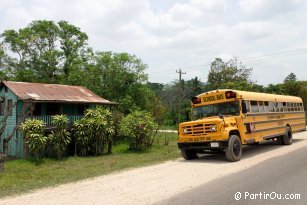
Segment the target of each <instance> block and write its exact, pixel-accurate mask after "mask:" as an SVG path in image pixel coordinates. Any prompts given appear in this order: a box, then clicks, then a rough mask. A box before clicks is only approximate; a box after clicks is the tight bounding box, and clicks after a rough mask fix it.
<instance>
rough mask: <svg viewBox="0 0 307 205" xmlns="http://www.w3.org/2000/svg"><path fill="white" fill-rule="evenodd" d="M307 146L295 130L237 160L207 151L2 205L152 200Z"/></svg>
mask: <svg viewBox="0 0 307 205" xmlns="http://www.w3.org/2000/svg"><path fill="white" fill-rule="evenodd" d="M306 146H307V132H300V133H297V134H294V141H293V144H292V145H291V146H281V145H277V144H275V143H274V142H272V141H268V142H267V143H263V144H260V145H255V146H246V147H244V149H243V159H242V160H241V161H239V162H236V163H230V162H227V161H226V160H225V157H224V155H223V154H216V155H211V154H206V155H203V156H201V157H200V158H199V159H196V160H192V161H185V160H183V159H177V160H174V161H168V162H165V163H162V164H158V165H153V166H148V167H143V168H137V169H131V170H126V171H121V172H118V173H113V174H110V175H105V176H101V177H95V178H92V179H88V180H83V181H79V182H76V183H70V184H64V185H61V186H58V187H50V188H45V189H41V190H38V191H35V192H33V193H27V194H23V195H20V196H13V197H7V198H2V199H1V200H0V205H2V204H3V205H4V204H5V205H10V204H12V205H13V204H14V205H16V204H29V205H30V204H31V205H36V204H37V205H47V204H48V205H49V204H50V205H51V204H52V205H53V204H57V205H61V204H74V205H79V204H80V205H81V204H133V205H142V204H152V203H156V202H158V201H161V200H164V199H167V198H169V197H172V196H175V195H177V194H180V193H183V192H185V191H188V190H190V189H193V188H196V187H198V186H201V185H203V184H205V183H208V182H210V181H212V180H215V179H218V178H220V177H222V176H225V175H228V174H232V173H236V172H238V171H242V170H245V169H248V168H250V167H252V166H254V165H257V164H259V163H261V162H263V161H266V160H268V159H271V158H274V157H278V156H282V155H286V154H287V153H290V152H293V151H295V150H298V149H300V148H303V147H306Z"/></svg>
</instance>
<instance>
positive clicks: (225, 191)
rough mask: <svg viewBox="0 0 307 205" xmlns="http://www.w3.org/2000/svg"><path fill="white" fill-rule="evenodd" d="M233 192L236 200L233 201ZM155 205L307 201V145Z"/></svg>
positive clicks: (297, 202) (286, 204) (289, 202)
mask: <svg viewBox="0 0 307 205" xmlns="http://www.w3.org/2000/svg"><path fill="white" fill-rule="evenodd" d="M238 192H239V193H238ZM236 193H237V195H236V196H237V197H238V199H239V197H240V199H239V200H235V194H236ZM286 194H299V195H300V196H298V195H297V196H295V195H286ZM283 198H286V199H283ZM291 198H294V199H291ZM295 198H300V199H295ZM157 204H159V205H165V204H171V205H176V204H185V205H188V204H193V205H197V204H202V205H203V204H235V205H239V204H252V205H254V204H255V205H258V204H285V205H288V204H302V205H303V204H307V147H303V148H300V149H298V150H296V151H294V152H290V153H288V154H287V155H283V156H279V157H276V158H273V159H269V160H267V161H265V162H262V163H260V164H258V165H256V166H253V167H250V168H248V169H246V170H243V171H240V172H238V173H234V174H230V175H227V176H224V177H221V178H220V179H217V180H214V181H211V182H209V183H207V184H204V185H202V186H199V187H197V188H194V189H192V190H189V191H187V192H184V193H181V194H179V195H177V196H173V197H172V198H169V199H167V200H164V201H161V202H159V203H157Z"/></svg>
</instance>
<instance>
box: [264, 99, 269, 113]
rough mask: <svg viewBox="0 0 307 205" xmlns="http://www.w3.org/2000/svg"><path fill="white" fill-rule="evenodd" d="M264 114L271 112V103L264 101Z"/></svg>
mask: <svg viewBox="0 0 307 205" xmlns="http://www.w3.org/2000/svg"><path fill="white" fill-rule="evenodd" d="M264 112H269V102H268V101H264Z"/></svg>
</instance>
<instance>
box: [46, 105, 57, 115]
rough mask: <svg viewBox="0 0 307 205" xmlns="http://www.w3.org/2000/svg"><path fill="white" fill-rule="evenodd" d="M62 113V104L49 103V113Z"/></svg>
mask: <svg viewBox="0 0 307 205" xmlns="http://www.w3.org/2000/svg"><path fill="white" fill-rule="evenodd" d="M58 114H60V104H58V103H48V104H47V115H58Z"/></svg>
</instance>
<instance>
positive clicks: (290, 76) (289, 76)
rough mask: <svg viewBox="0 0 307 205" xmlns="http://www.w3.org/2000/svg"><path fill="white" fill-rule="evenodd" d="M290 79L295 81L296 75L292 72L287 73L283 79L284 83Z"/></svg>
mask: <svg viewBox="0 0 307 205" xmlns="http://www.w3.org/2000/svg"><path fill="white" fill-rule="evenodd" d="M290 81H296V75H295V74H294V73H290V74H289V75H287V77H286V78H285V79H284V83H287V82H290Z"/></svg>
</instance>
